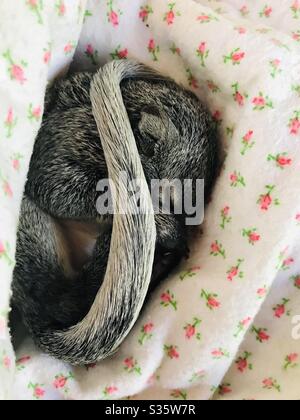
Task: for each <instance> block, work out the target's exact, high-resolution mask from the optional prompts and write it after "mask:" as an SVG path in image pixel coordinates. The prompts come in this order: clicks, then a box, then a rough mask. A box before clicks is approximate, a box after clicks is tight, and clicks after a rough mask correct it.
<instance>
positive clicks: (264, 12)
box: [259, 6, 273, 18]
mask: <svg viewBox="0 0 300 420" xmlns="http://www.w3.org/2000/svg"><path fill="white" fill-rule="evenodd" d="M272 12H273V9H272V7H270V6H265V7H264V8H263V9H262V11H261V12H260V13H259V16H260V17H266V18H269V17H270V16H271V14H272Z"/></svg>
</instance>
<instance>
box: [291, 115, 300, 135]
mask: <svg viewBox="0 0 300 420" xmlns="http://www.w3.org/2000/svg"><path fill="white" fill-rule="evenodd" d="M289 128H290V134H292V135H294V136H297V135H298V134H299V131H300V111H294V116H293V117H292V118H291V119H290V122H289Z"/></svg>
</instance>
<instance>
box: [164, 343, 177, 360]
mask: <svg viewBox="0 0 300 420" xmlns="http://www.w3.org/2000/svg"><path fill="white" fill-rule="evenodd" d="M177 349H178V347H177V346H167V345H165V346H164V351H165V353H166V356H168V357H169V358H170V359H172V360H173V359H179V353H178V351H177Z"/></svg>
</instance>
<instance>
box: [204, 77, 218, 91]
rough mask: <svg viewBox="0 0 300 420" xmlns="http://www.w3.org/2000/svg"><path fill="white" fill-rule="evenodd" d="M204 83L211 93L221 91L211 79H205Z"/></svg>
mask: <svg viewBox="0 0 300 420" xmlns="http://www.w3.org/2000/svg"><path fill="white" fill-rule="evenodd" d="M206 84H207V87H208V89H209V90H210V91H211V92H212V93H218V92H221V89H220V88H219V86H218V85H216V84H215V83H214V81H213V80H207V81H206Z"/></svg>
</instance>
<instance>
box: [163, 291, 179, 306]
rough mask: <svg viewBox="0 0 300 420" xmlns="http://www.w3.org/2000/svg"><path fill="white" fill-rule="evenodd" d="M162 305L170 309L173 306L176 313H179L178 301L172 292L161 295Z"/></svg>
mask: <svg viewBox="0 0 300 420" xmlns="http://www.w3.org/2000/svg"><path fill="white" fill-rule="evenodd" d="M160 304H161V305H162V306H163V307H164V308H168V307H169V306H172V308H173V309H174V311H177V301H176V300H175V296H174V294H173V293H171V292H170V290H167V291H166V292H164V293H162V294H161V296H160Z"/></svg>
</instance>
